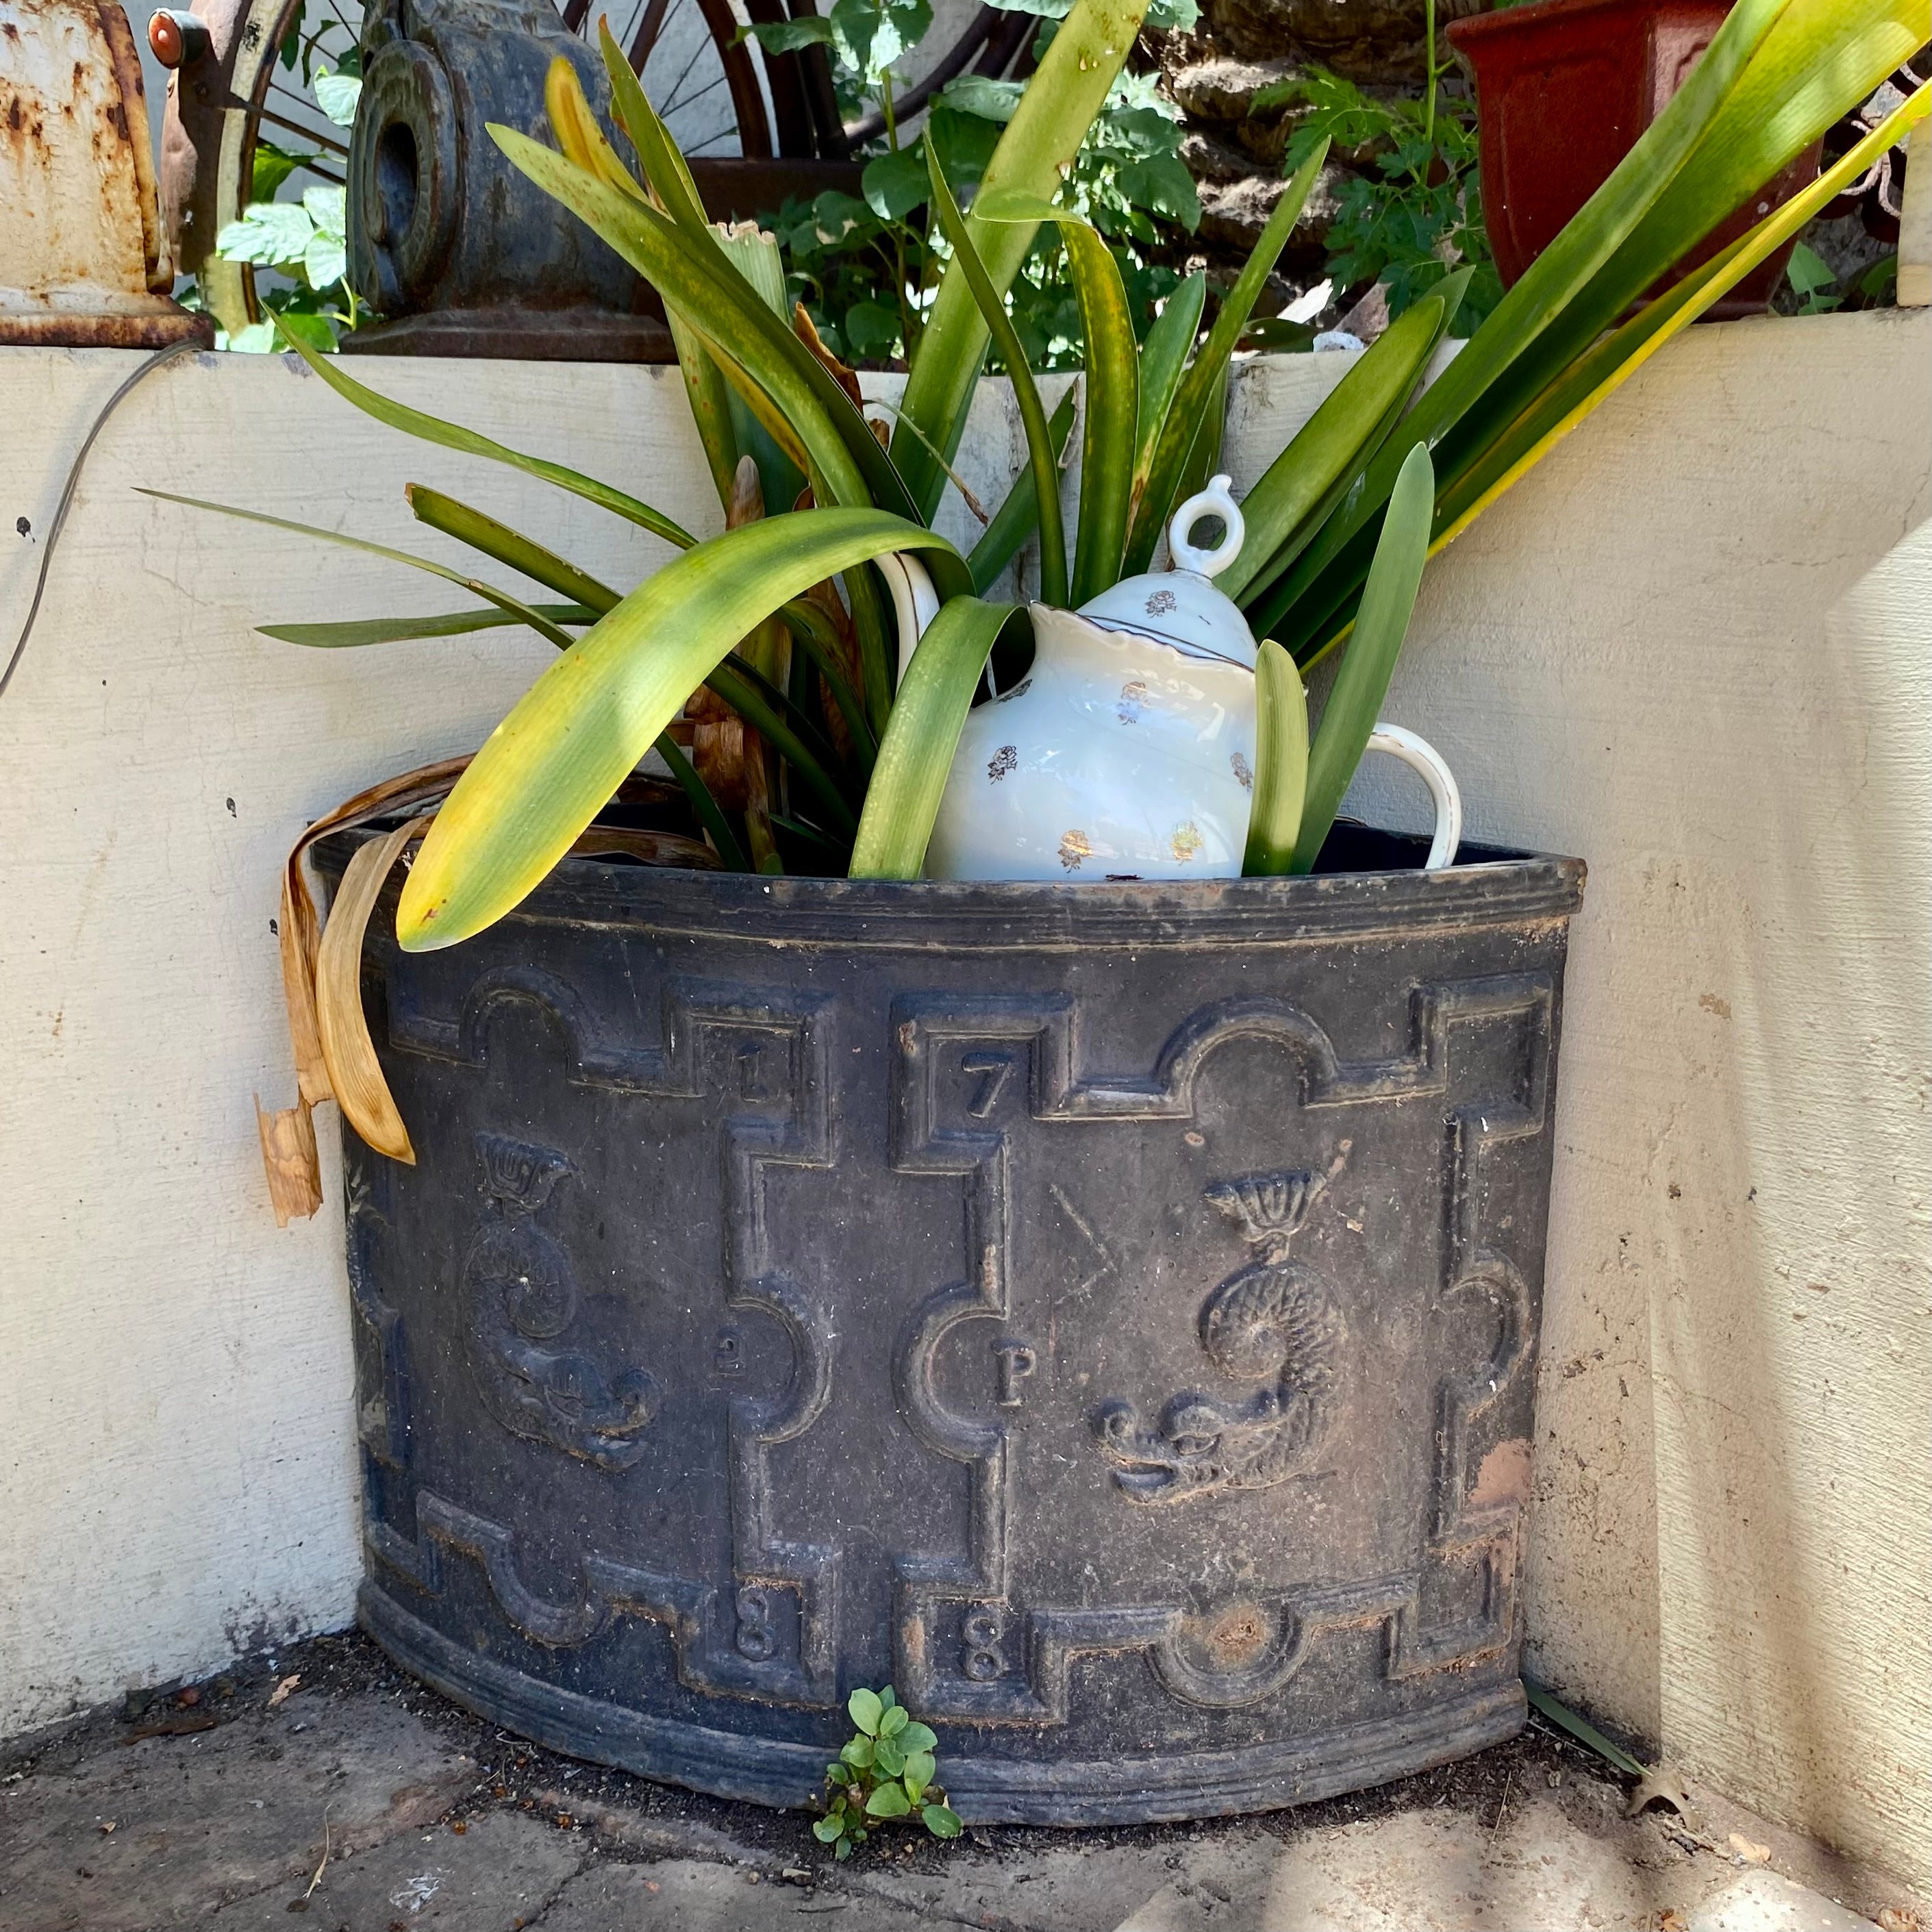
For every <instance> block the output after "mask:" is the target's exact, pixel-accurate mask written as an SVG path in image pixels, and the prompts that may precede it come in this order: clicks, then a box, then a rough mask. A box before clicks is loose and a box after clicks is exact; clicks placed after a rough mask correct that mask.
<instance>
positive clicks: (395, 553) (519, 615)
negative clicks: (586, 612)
mask: <svg viewBox="0 0 1932 1932" xmlns="http://www.w3.org/2000/svg"><path fill="white" fill-rule="evenodd" d="M140 493H141V494H142V496H154V497H158V498H159V499H160V500H161V501H162V502H166V503H185V504H186V505H187V506H188V507H189V508H190V509H195V510H212V511H214V513H215V514H217V516H223V517H239V518H240V519H241V520H242V521H243V522H244V523H266V525H267V526H269V528H270V529H276V530H290V531H293V532H294V533H295V534H296V535H298V536H305V537H314V538H316V539H317V541H320V542H322V543H329V544H338V545H340V546H341V547H342V548H344V549H345V550H360V551H361V552H362V553H363V555H364V556H380V557H381V558H383V559H384V561H385V562H389V563H402V564H407V565H408V566H409V567H410V568H411V569H412V570H422V571H428V573H429V574H430V575H431V576H432V577H441V578H443V580H444V581H445V582H446V583H460V584H461V585H462V586H463V589H466V590H468V591H471V592H474V593H475V595H477V596H478V597H481V598H484V599H486V600H487V601H488V602H490V603H492V604H495V605H496V607H497V609H499V610H502V611H505V612H507V613H508V614H509V615H510V616H511V617H513V618H514V619H516V621H517V622H519V623H523V624H527V625H529V627H530V628H531V629H532V630H533V631H535V632H536V634H538V636H539V637H547V638H548V639H549V640H550V642H551V643H553V644H555V645H556V646H557V648H558V649H559V650H568V649H569V648H570V644H571V637H570V634H569V632H568V631H565V629H563V628H562V626H561V625H558V624H556V623H553V622H552V621H551V620H550V619H549V618H548V617H547V616H544V614H543V613H542V611H541V610H538V609H537V608H536V607H534V606H532V605H530V604H526V603H524V602H523V600H522V599H521V598H517V597H513V596H511V594H510V593H509V592H508V591H507V590H499V589H497V588H496V586H495V585H494V584H493V583H484V582H482V581H481V579H479V578H477V577H465V576H464V575H463V573H462V572H461V571H460V570H452V569H450V568H449V567H448V565H445V564H440V563H435V562H431V559H429V558H428V557H426V556H413V555H412V554H411V553H410V552H409V551H408V550H392V549H391V548H390V547H389V545H388V544H379V543H371V541H369V540H368V538H366V537H352V536H350V535H348V534H347V532H344V531H341V530H326V529H323V528H321V527H320V526H319V525H317V524H314V523H295V522H293V521H291V520H290V519H289V518H288V517H272V516H269V514H267V513H266V511H261V510H244V509H242V508H239V507H238V506H237V505H235V504H233V503H211V502H206V501H205V500H204V499H202V498H201V497H199V496H176V495H175V493H174V492H173V491H172V490H146V489H144V490H141V491H140ZM579 829H581V828H579Z"/></svg>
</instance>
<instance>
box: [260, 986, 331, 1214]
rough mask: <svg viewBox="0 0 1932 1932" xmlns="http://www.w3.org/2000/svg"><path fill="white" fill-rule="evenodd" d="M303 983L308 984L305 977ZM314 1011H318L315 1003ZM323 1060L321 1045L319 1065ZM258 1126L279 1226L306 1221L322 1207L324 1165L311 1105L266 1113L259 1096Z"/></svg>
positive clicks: (300, 1101) (270, 1193)
mask: <svg viewBox="0 0 1932 1932" xmlns="http://www.w3.org/2000/svg"><path fill="white" fill-rule="evenodd" d="M303 983H304V985H305V986H306V985H307V983H308V982H307V980H306V979H305V980H304V982H303ZM310 1010H311V1013H313V1011H314V1006H313V1003H312V1002H311V1008H310ZM316 1058H317V1062H318V1064H319V1063H320V1060H321V1058H322V1049H321V1047H320V1044H318V1045H317V1048H316ZM255 1126H256V1128H257V1131H258V1132H259V1133H260V1135H261V1136H262V1165H263V1167H264V1168H265V1169H266V1170H267V1172H268V1176H269V1202H270V1203H271V1204H272V1206H273V1207H274V1208H275V1226H277V1227H278V1228H286V1227H287V1226H288V1225H289V1223H290V1222H291V1221H306V1220H308V1217H310V1216H311V1214H314V1212H315V1211H316V1210H317V1208H320V1206H321V1205H322V1165H321V1163H320V1160H318V1158H317V1154H316V1148H315V1122H314V1118H312V1116H311V1112H310V1108H309V1103H308V1101H307V1100H298V1101H297V1102H296V1104H295V1105H294V1106H293V1107H285V1108H284V1109H282V1111H281V1112H280V1113H276V1114H271V1113H269V1112H265V1111H264V1109H263V1106H262V1100H261V1096H260V1094H257V1096H256V1097H255Z"/></svg>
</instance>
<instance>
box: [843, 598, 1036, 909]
mask: <svg viewBox="0 0 1932 1932" xmlns="http://www.w3.org/2000/svg"><path fill="white" fill-rule="evenodd" d="M1017 608H1018V606H1017V605H1016V604H988V603H983V602H982V601H980V598H977V597H956V598H953V600H952V601H951V602H950V603H948V604H945V605H944V606H943V607H941V610H940V613H939V614H938V616H936V617H935V618H934V619H933V620H932V622H931V623H930V624H929V625H928V626H927V627H926V635H925V636H924V637H922V638H921V639H920V640H919V649H917V650H916V651H914V652H913V654H912V662H911V663H910V664H908V665H907V667H906V674H905V676H904V679H902V680H901V683H900V685H899V694H898V702H897V703H895V704H894V706H892V722H891V723H890V724H888V725H887V726H886V735H885V737H884V739H883V741H882V742H880V746H879V762H878V763H877V766H874V769H873V772H872V782H871V784H870V786H868V787H867V789H866V793H865V811H864V813H863V814H862V816H861V817H860V818H859V836H858V838H857V839H856V841H854V842H853V847H852V863H851V866H850V877H853V878H855V879H916V878H917V877H919V872H920V870H921V868H922V867H923V866H924V865H925V863H926V847H927V845H928V844H929V843H930V842H931V841H932V826H933V821H934V820H935V819H936V818H938V816H939V801H940V799H941V797H942V796H944V793H945V790H946V781H947V778H948V776H949V775H950V773H951V772H952V769H953V752H954V751H955V749H956V748H957V746H958V745H959V733H960V732H961V730H962V728H963V727H965V723H966V714H967V712H968V711H970V710H971V709H972V708H973V692H974V687H975V686H976V685H977V684H978V683H979V682H980V674H981V673H983V671H984V670H985V669H986V659H987V657H988V656H989V654H990V653H991V652H992V648H993V643H994V640H995V639H996V638H997V637H998V636H999V634H1000V631H1001V627H1002V626H1003V625H1004V624H1005V623H1006V622H1007V619H1009V618H1010V617H1011V616H1013V613H1014V611H1015V610H1016V609H1017Z"/></svg>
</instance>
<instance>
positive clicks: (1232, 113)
mask: <svg viewBox="0 0 1932 1932" xmlns="http://www.w3.org/2000/svg"><path fill="white" fill-rule="evenodd" d="M1302 73H1303V70H1302V69H1301V68H1299V67H1298V66H1297V65H1295V62H1292V61H1280V60H1271V61H1244V60H1205V61H1196V62H1193V63H1191V64H1190V65H1188V66H1186V67H1183V68H1178V69H1176V70H1175V72H1174V73H1172V74H1170V75H1169V77H1168V86H1169V88H1170V89H1172V92H1173V95H1174V98H1175V100H1176V101H1178V102H1179V103H1180V104H1181V107H1182V108H1183V109H1184V110H1185V111H1186V113H1187V115H1189V117H1190V118H1191V119H1193V120H1196V121H1221V122H1225V123H1226V124H1229V125H1230V126H1235V127H1238V126H1239V125H1241V123H1242V122H1244V121H1246V120H1247V118H1248V117H1249V115H1250V114H1251V113H1253V110H1254V104H1255V99H1256V96H1257V95H1259V94H1260V92H1262V89H1264V88H1268V87H1273V86H1277V84H1278V83H1280V82H1282V81H1284V80H1298V79H1300V78H1301V74H1302Z"/></svg>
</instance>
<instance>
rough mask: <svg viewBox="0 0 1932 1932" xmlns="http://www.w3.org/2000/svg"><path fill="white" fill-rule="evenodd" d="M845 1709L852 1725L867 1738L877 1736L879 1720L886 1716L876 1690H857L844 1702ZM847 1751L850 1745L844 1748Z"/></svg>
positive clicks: (884, 1708)
mask: <svg viewBox="0 0 1932 1932" xmlns="http://www.w3.org/2000/svg"><path fill="white" fill-rule="evenodd" d="M845 1709H846V1712H847V1715H849V1716H850V1718H851V1720H852V1721H853V1724H856V1725H857V1726H858V1727H859V1730H862V1731H863V1732H864V1733H865V1735H866V1736H868V1738H874V1737H877V1736H878V1734H879V1720H880V1718H882V1717H883V1716H884V1715H885V1714H886V1707H885V1706H884V1704H883V1703H882V1702H881V1701H880V1697H879V1694H878V1693H877V1691H866V1690H858V1691H853V1693H852V1694H851V1696H850V1697H848V1698H847V1699H846V1700H845ZM846 1748H847V1751H850V1748H851V1747H850V1745H847V1747H846Z"/></svg>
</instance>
